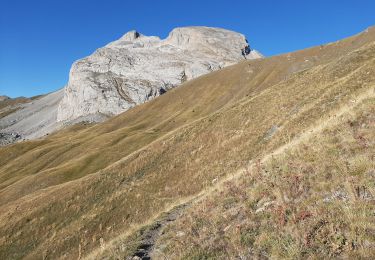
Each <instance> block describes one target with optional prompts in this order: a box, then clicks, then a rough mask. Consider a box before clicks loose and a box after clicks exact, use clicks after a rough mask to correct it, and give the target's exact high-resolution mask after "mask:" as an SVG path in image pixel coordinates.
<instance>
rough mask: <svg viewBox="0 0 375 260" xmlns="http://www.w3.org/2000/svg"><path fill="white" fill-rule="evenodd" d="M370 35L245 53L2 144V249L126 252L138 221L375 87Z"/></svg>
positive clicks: (18, 254)
mask: <svg viewBox="0 0 375 260" xmlns="http://www.w3.org/2000/svg"><path fill="white" fill-rule="evenodd" d="M374 40H375V30H374V29H370V30H369V32H368V33H363V34H360V35H358V36H355V37H352V38H348V39H346V40H344V41H341V42H339V43H333V44H330V45H326V46H324V47H317V48H312V49H308V50H303V51H299V52H296V53H291V54H286V55H282V56H277V57H271V58H268V59H264V60H255V61H246V62H242V63H240V64H238V65H235V66H232V67H228V68H226V69H223V70H221V71H218V72H214V73H211V74H209V75H206V76H203V77H201V78H199V79H196V80H193V81H190V82H187V83H186V84H184V85H183V86H181V87H179V88H177V89H174V90H172V91H170V92H168V93H167V94H165V95H163V96H161V97H159V98H157V99H155V100H153V101H151V102H148V103H146V104H143V105H141V106H138V107H136V108H134V109H132V110H130V111H127V112H126V113H124V114H122V115H119V116H117V117H115V118H112V119H110V120H108V121H107V122H105V123H103V124H98V125H78V126H74V127H72V128H68V129H65V130H63V131H60V132H58V133H56V134H54V135H51V136H49V137H48V138H46V139H41V140H36V141H29V142H23V143H18V144H15V145H11V146H8V147H4V148H1V149H0V258H4V259H7V258H11V259H17V258H29V259H34V258H40V257H46V258H57V257H66V258H77V257H78V256H82V257H83V256H87V255H88V254H90V253H92V251H93V250H97V249H100V248H105V249H107V250H106V251H105V252H107V253H108V252H116V254H117V255H121V254H126V252H131V251H132V248H133V247H134V244H133V245H130V244H127V243H126V241H128V238H127V235H129V236H130V237H132V235H134V234H135V236H136V234H137V232H136V230H137V229H138V227H141V226H142V225H144V224H145V223H152V220H153V219H155V218H157V217H158V216H159V215H160V214H161V213H162V212H164V211H165V210H167V209H169V208H170V207H172V206H173V205H176V203H178V202H179V201H180V200H182V201H186V200H187V199H189V198H194V196H196V195H197V194H202V193H205V191H207V190H210V188H211V187H212V185H213V183H215V182H216V181H219V182H220V181H221V180H222V179H225V178H227V176H228V175H229V176H230V175H231V174H233V173H235V172H238V171H239V170H241V169H242V168H243V167H245V166H247V165H248V164H249V162H250V161H251V160H255V158H262V157H264V156H267V155H268V154H269V153H270V152H271V151H274V150H277V148H279V147H281V146H284V145H287V144H289V143H290V142H291V141H293V140H294V139H296V138H298V136H299V135H302V134H303V133H304V131H306V130H307V129H311V128H312V127H313V126H315V125H316V124H317V122H319V121H320V120H324V119H326V118H329V117H330V116H332V117H334V116H335V114H336V113H337V111H339V110H340V109H342V107H344V106H348V105H349V104H351V101H352V99H353V98H356V97H358V96H359V95H362V94H363V93H366V92H367V91H369V89H371V88H373V86H374V83H375V71H374V70H375V66H374V65H375V61H374V59H375V44H374ZM306 60H308V61H306ZM327 163H329V162H327ZM221 201H222V202H223V203H225V204H228V205H231V204H232V203H235V201H234V202H230V197H228V198H225V199H221ZM193 209H194V208H193ZM193 213H194V211H193ZM207 214H209V213H207ZM202 217H203V215H202ZM187 227H189V226H188V225H187ZM202 227H203V226H202ZM171 230H172V229H171ZM133 231H134V232H133ZM124 234H126V235H124ZM202 234H203V233H202ZM115 238H117V240H116V241H118V242H116V243H110V241H112V240H113V239H115ZM192 239H193V237H192ZM203 245H204V244H203ZM170 246H171V248H173V247H174V246H175V245H173V244H171V245H170ZM228 250H229V249H228ZM179 252H180V254H181V255H185V254H188V253H189V252H188V251H182V250H180V251H179ZM233 252H234V251H233ZM98 254H100V250H99V251H98Z"/></svg>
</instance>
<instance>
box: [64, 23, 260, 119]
mask: <svg viewBox="0 0 375 260" xmlns="http://www.w3.org/2000/svg"><path fill="white" fill-rule="evenodd" d="M261 57H262V55H261V54H259V53H258V52H256V51H253V50H251V49H250V46H249V45H248V43H247V40H246V38H245V37H244V35H242V34H239V33H236V32H233V31H228V30H225V29H220V28H209V27H183V28H176V29H174V30H173V31H172V32H171V33H170V34H169V36H168V37H167V38H166V39H164V40H161V39H160V38H159V37H155V36H145V35H142V34H140V33H139V32H137V31H130V32H128V33H126V34H125V35H124V36H123V37H121V38H120V39H119V40H117V41H114V42H111V43H109V44H108V45H106V46H105V47H103V48H100V49H98V50H97V51H95V52H94V53H93V54H92V55H90V56H88V57H86V58H83V59H81V60H78V61H76V62H75V63H74V64H73V66H72V68H71V70H70V77H69V83H68V85H67V86H66V87H65V90H64V97H63V99H62V101H61V102H60V104H59V107H58V111H57V120H58V121H61V122H69V121H73V120H75V121H76V120H80V119H82V120H94V121H100V120H103V119H104V118H106V117H109V116H112V115H116V114H119V113H121V112H124V111H126V110H128V109H130V108H131V107H134V106H136V105H138V104H141V103H144V102H146V101H148V100H150V99H152V98H154V97H157V96H159V95H161V94H163V93H164V92H165V91H168V90H169V89H171V88H174V87H176V86H178V85H180V84H181V83H183V82H184V81H186V80H189V79H193V78H196V77H198V76H201V75H203V74H206V73H208V72H211V71H214V70H218V69H220V68H223V67H225V66H228V65H231V64H234V63H236V62H238V61H240V60H243V59H254V58H261Z"/></svg>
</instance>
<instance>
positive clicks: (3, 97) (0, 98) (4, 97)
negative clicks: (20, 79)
mask: <svg viewBox="0 0 375 260" xmlns="http://www.w3.org/2000/svg"><path fill="white" fill-rule="evenodd" d="M8 99H10V98H9V97H8V96H0V102H1V101H4V100H8Z"/></svg>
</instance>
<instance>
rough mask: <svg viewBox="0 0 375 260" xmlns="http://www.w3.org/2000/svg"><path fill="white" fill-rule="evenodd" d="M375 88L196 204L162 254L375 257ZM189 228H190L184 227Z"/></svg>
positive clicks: (168, 235) (169, 234) (165, 240)
mask: <svg viewBox="0 0 375 260" xmlns="http://www.w3.org/2000/svg"><path fill="white" fill-rule="evenodd" d="M374 115H375V93H374V92H372V95H371V96H370V97H368V99H365V100H364V101H363V102H361V103H360V104H356V107H355V109H351V110H348V111H347V112H346V113H343V115H341V116H340V117H338V118H337V119H336V120H335V121H336V122H331V123H330V124H329V125H327V128H326V129H321V131H318V132H316V133H314V134H312V135H311V136H310V138H308V139H306V140H304V141H302V142H301V143H298V144H297V145H296V146H294V147H291V148H290V149H287V150H286V151H285V152H283V153H282V154H279V155H275V156H274V157H270V158H269V159H268V160H267V161H265V162H262V163H260V162H259V163H255V164H254V166H253V167H252V168H249V169H247V170H245V171H244V172H243V174H241V176H240V177H239V178H238V179H236V180H235V181H228V182H225V184H224V185H223V186H224V187H221V188H218V189H217V190H216V192H215V193H212V194H211V195H210V196H208V197H207V198H206V199H205V200H203V201H199V203H196V204H195V205H194V206H193V207H191V208H190V209H189V210H188V211H187V212H186V213H185V215H184V216H183V217H181V218H180V219H178V220H177V221H175V222H174V223H173V224H171V225H170V226H169V227H168V228H167V229H166V230H164V232H165V233H164V235H163V236H162V237H161V238H160V239H159V242H158V245H157V248H158V249H159V250H157V252H156V253H155V254H156V255H155V256H156V258H163V257H167V258H168V259H170V258H173V259H211V258H212V259H221V258H222V259H227V258H241V259H249V258H250V259H251V258H276V259H279V258H282V259H300V258H316V259H321V258H329V257H333V258H335V257H346V258H349V259H373V258H374V256H375V255H374V246H375V236H374V220H375V217H374V210H375V204H374V202H375V160H374V159H375V158H374V155H375V144H374V141H373V140H375V131H374V129H375V118H374ZM181 234H182V235H181Z"/></svg>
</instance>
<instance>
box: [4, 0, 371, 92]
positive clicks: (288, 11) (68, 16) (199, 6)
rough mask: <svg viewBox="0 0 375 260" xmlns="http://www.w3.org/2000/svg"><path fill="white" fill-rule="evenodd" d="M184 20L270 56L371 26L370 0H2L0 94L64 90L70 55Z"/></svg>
mask: <svg viewBox="0 0 375 260" xmlns="http://www.w3.org/2000/svg"><path fill="white" fill-rule="evenodd" d="M189 25H205V26H215V27H222V28H226V29H231V30H235V31H238V32H241V33H243V34H245V35H246V36H247V38H248V40H249V43H250V46H251V47H252V48H255V49H257V50H259V51H260V52H262V53H263V54H264V55H266V56H271V55H275V54H279V53H284V52H289V51H294V50H297V49H303V48H306V47H309V46H314V45H318V44H322V43H326V42H331V41H335V40H338V39H341V38H344V37H347V36H350V35H353V34H356V33H358V32H360V31H362V30H364V29H366V28H367V27H368V26H371V25H375V0H351V1H350V0H311V1H307V0H305V1H304V0H298V1H297V0H280V1H277V0H259V1H251V0H247V1H240V0H238V1H237V0H187V1H179V0H173V1H172V0H159V1H158V0H153V1H151V0H132V1H127V0H123V1H120V0H105V1H96V0H87V1H86V0H74V1H73V0H44V1H42V0H23V1H21V0H0V95H4V94H5V95H8V96H11V97H15V96H33V95H38V94H42V93H47V92H50V91H53V90H56V89H59V88H61V87H63V86H64V85H65V84H66V83H67V81H68V76H69V69H70V66H71V64H72V63H73V62H74V61H75V60H77V59H79V58H82V57H84V56H87V55H89V54H91V53H92V52H93V51H94V50H95V49H97V48H99V47H101V46H103V45H105V44H107V43H108V42H110V41H113V40H116V39H117V38H119V37H120V36H122V35H123V34H124V33H126V32H127V31H129V30H132V29H136V30H138V31H139V32H141V33H142V34H145V35H157V36H160V37H162V38H164V37H166V36H167V35H168V33H169V31H170V30H171V29H173V28H175V27H179V26H189Z"/></svg>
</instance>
